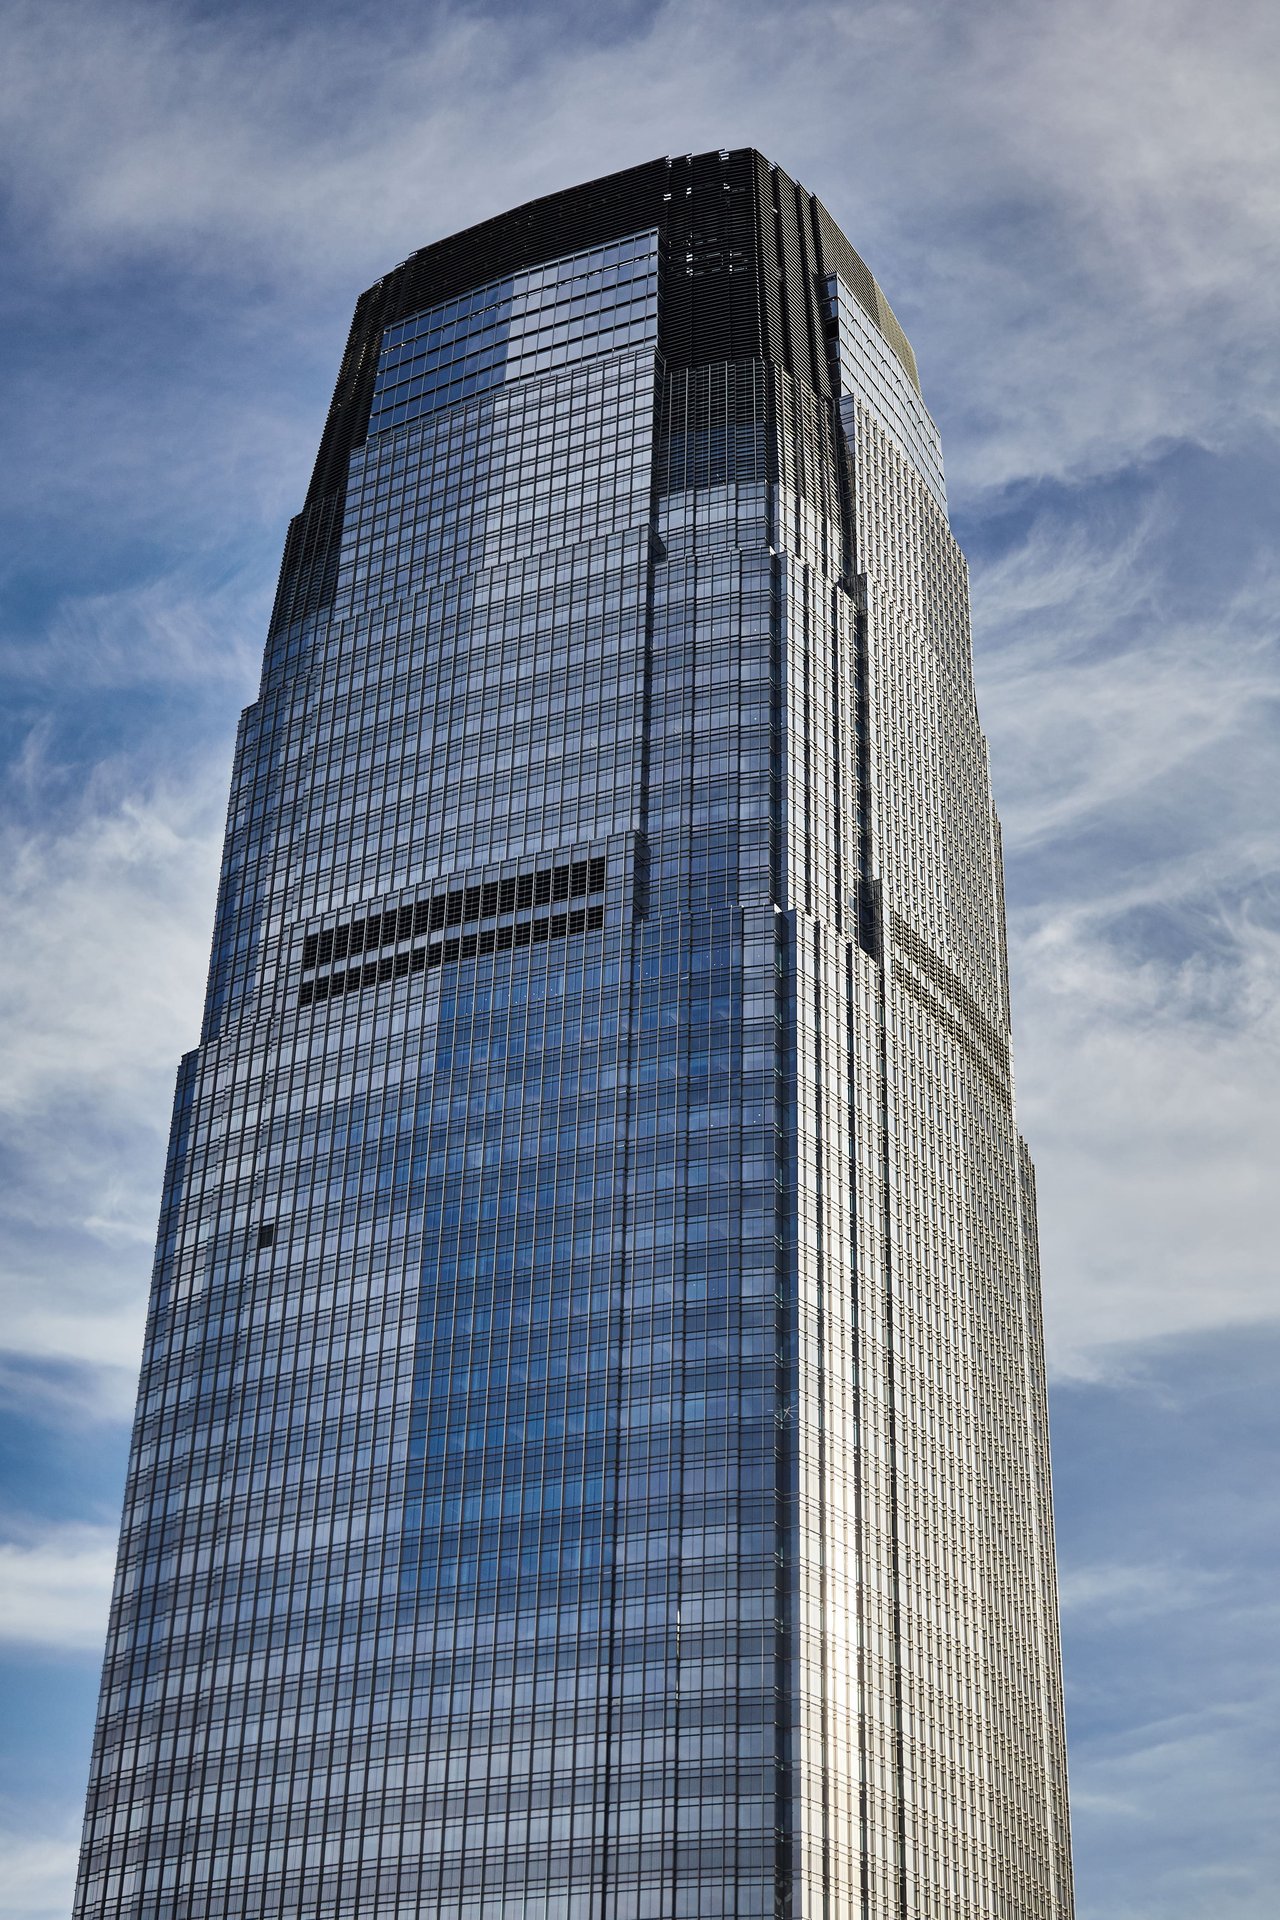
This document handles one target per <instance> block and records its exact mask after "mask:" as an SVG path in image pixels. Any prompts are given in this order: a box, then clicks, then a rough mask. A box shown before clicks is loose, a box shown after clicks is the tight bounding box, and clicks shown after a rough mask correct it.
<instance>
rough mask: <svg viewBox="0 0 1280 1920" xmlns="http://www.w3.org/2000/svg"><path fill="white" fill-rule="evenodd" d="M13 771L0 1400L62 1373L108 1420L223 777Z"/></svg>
mask: <svg viewBox="0 0 1280 1920" xmlns="http://www.w3.org/2000/svg"><path fill="white" fill-rule="evenodd" d="M16 777H17V778H18V779H19V781H20V782H21V783H23V784H24V785H25V787H26V789H27V794H26V800H25V804H24V805H23V806H22V807H21V809H20V812H19V815H18V818H17V819H16V820H14V821H11V823H10V825H9V827H8V829H7V830H6V832H5V834H4V836H3V838H0V885H2V886H3V889H4V894H5V898H6V903H7V928H8V937H7V938H6V940H5V942H4V943H3V946H2V948H0V1019H3V1022H4V1025H5V1027H6V1028H7V1030H8V1032H9V1033H10V1034H11V1035H12V1036H13V1037H14V1038H13V1043H12V1044H11V1045H10V1046H9V1047H7V1048H6V1049H5V1054H4V1061H3V1066H2V1067H0V1160H2V1162H3V1165H4V1169H5V1174H6V1178H5V1182H4V1199H3V1202H2V1203H0V1309H2V1311H0V1329H2V1331H0V1351H3V1353H4V1354H5V1355H7V1356H8V1361H7V1365H6V1367H5V1368H4V1369H3V1370H0V1371H2V1372H3V1378H2V1379H0V1397H10V1396H13V1395H15V1394H17V1395H19V1396H20V1397H22V1398H23V1399H24V1400H27V1399H29V1398H30V1397H31V1395H33V1394H34V1395H35V1396H36V1397H37V1399H41V1398H47V1396H48V1395H49V1394H50V1393H53V1394H54V1396H55V1399H56V1398H58V1397H59V1396H60V1394H61V1392H62V1388H61V1386H60V1384H59V1383H60V1382H61V1381H62V1380H63V1379H64V1377H65V1374H66V1370H67V1368H71V1369H73V1370H74V1371H75V1373H76V1374H78V1375H79V1376H80V1377H81V1379H80V1385H79V1387H78V1388H77V1398H78V1401H79V1404H80V1408H81V1412H82V1415H83V1414H84V1413H88V1412H92V1411H93V1409H94V1408H95V1407H97V1408H98V1409H99V1410H100V1411H102V1412H105V1413H109V1414H110V1415H111V1416H112V1417H114V1418H117V1419H118V1418H120V1417H122V1416H127V1411H128V1400H129V1398H130V1396H131V1393H132V1385H133V1380H134V1378H135V1375H136V1366H137V1341H138V1338H139V1335H140V1330H141V1310H142V1302H143V1298H144V1295H145V1289H146V1282H147V1277H148V1273H149V1268H150V1258H149V1246H150V1242H151V1239H152V1237H153V1234H154V1226H155V1215H156V1207H157V1195H158V1181H159V1177H160V1170H161V1167H162V1164H163V1155H164V1129H165V1127H166V1125H167V1113H166V1108H167V1104H168V1097H169V1089H170V1088H171V1086H172V1080H173V1074H174V1071H175V1068H176V1064H177V1060H178V1057H179V1055H180V1053H181V1052H182V1051H183V1050H184V1049H185V1048H186V1047H188V1046H190V1045H191V1044H192V1043H193V1042H194V1039H195V1037H196V1033H197V1030H198V1017H199V998H200V990H201V983H202V977H203V972H204V964H205V956H206V954H207V951H208V937H209V934H208V923H209V915H210V902H211V900H212V896H213V890H214V885H215V879H216V871H217V855H218V841H219V838H220V825H221V813H222V805H223V792H224V788H225V780H226V768H225V765H216V766H215V765H210V764H207V763H206V764H204V765H197V766H195V767H193V768H191V769H189V779H190V784H189V785H185V784H184V785H177V784H175V783H172V782H171V783H168V784H155V783H152V784H150V785H148V784H147V783H145V782H142V781H139V780H138V779H137V776H136V773H131V770H130V769H128V768H127V766H122V765H116V766H114V767H103V768H99V770H98V771H97V773H96V774H94V775H92V776H90V777H89V778H88V779H87V781H86V784H85V787H84V790H83V791H82V792H81V793H80V794H79V795H78V796H77V798H76V800H75V801H74V802H68V801H67V800H66V798H65V796H64V793H63V791H62V789H63V786H64V784H65V770H64V769H62V768H58V767H55V768H53V769H47V768H45V767H44V766H43V764H42V762H41V757H40V755H39V753H38V752H36V753H34V754H30V755H28V757H27V759H26V760H25V761H24V762H22V763H20V765H19V769H18V772H17V776H16ZM42 797H43V799H44V801H45V802H46V804H45V805H43V806H42V805H41V804H39V803H40V801H41V799H42ZM10 798H11V801H12V795H11V796H10ZM37 820H38V821H39V822H40V823H39V824H36V823H35V822H36V821H37ZM15 1363H17V1364H16V1366H15ZM50 1368H52V1370H53V1371H52V1373H49V1371H48V1370H49V1369H50Z"/></svg>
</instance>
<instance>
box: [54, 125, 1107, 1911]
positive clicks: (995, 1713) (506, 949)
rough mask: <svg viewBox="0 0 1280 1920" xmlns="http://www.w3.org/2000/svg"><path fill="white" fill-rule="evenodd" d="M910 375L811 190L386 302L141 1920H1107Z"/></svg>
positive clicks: (141, 1708) (185, 1341) (181, 1518)
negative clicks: (1078, 1732)
mask: <svg viewBox="0 0 1280 1920" xmlns="http://www.w3.org/2000/svg"><path fill="white" fill-rule="evenodd" d="M1071 1911H1072V1896H1071V1868H1070V1859H1069V1845H1068V1827H1067V1805H1066V1776H1065V1762H1064V1751H1063V1728H1062V1699H1061V1685H1060V1678H1059V1658H1058V1642H1057V1600H1056V1590H1055V1573H1054V1559H1053V1538H1052V1516H1051V1502H1050V1483H1049V1455H1048V1437H1047V1425H1046V1414H1045V1390H1044V1375H1043V1362H1042V1344H1041V1331H1040V1282H1039V1275H1038V1270H1037V1256H1036V1225H1035V1189H1034V1180H1033V1175H1032V1169H1031V1162H1030V1160H1029V1158H1028V1155H1027V1151H1026V1147H1025V1145H1024V1144H1023V1142H1022V1140H1021V1138H1020V1137H1019V1134H1018V1130H1017V1123H1016V1119H1015V1112H1014V1095H1013V1078H1012V1066H1011V1059H1010V1041H1009V991H1008V981H1007V970H1006V962H1005V936H1004V907H1003V897H1002V877H1001V855H1000V834H999V827H998V825H997V822H996V817H995V814H994V812H993V810H992V804H991V795H990V786H989V780H988V770H987V752H986V745H985V742H984V739H983V736H982V732H981V730H980V727H979V723H978V715H977V712H976V709H975V705H974V695H973V683H972V674H971V661H970V638H969V611H968V593H967V587H966V578H965V568H964V562H963V559H962V557H961V555H960V553H959V550H958V549H957V547H956V544H955V541H954V540H953V538H952V535H951V531H950V527H949V525H948V520H947V506H946V493H945V487H944V481H943V472H942V460H941V454H940V449H939V442H938V435H937V431H936V429H935V427H934V425H933V422H932V420H931V419H930V417H929V414H928V413H927V412H926V410H925V406H924V403H923V401H922V399H921V396H920V390H919V385H918V381H917V374H916V366H915V360H914V357H913V355H912V352H911V348H910V346H909V345H908V343H907V340H906V338H905V336H904V334H903V332H902V329H901V327H900V326H899V325H898V323H897V321H896V320H895V318H894V316H893V314H892V312H891V311H890V309H889V306H888V304H887V302H886V300H885V298H884V295H883V294H882V293H881V291H880V289H879V287H878V286H877V284H876V282H875V281H874V279H873V278H872V276H871V274H870V273H869V272H868V270H867V268H866V266H865V265H864V264H863V262H862V260H861V259H860V258H859V257H858V255H857V254H856V253H855V252H854V251H853V249H852V247H851V246H850V245H849V242H848V241H847V240H846V239H845V237H844V235H843V234H842V233H841V232H840V230H839V229H838V228H837V227H836V226H835V224H834V222H833V221H832V219H831V217H830V215H829V214H828V213H827V212H826V210H825V209H824V207H823V206H822V205H821V204H820V203H819V202H818V201H817V200H815V199H813V198H812V197H811V196H810V195H809V194H808V193H806V192H805V191H803V189H801V188H800V187H798V186H797V185H796V184H795V182H793V181H792V180H790V179H789V178H788V177H787V175H786V174H785V173H783V172H782V171H781V169H780V168H777V167H775V166H772V165H771V164H770V163H769V161H768V160H766V159H765V158H764V157H763V156H762V155H760V154H758V153H756V152H753V151H736V152H720V153H707V154H700V155H690V156H688V157H681V158H675V159H665V160H658V161H654V162H653V163H651V164H647V165H644V166H639V167H633V168H630V169H628V170H627V171H625V172H622V173H617V174H613V175H610V176H609V177H607V178H605V179H600V180H595V181H592V182H591V183H590V184H588V185H585V186H581V187H575V188H572V189H570V190H568V191H566V192H562V193H556V194H553V195H551V196H550V197H549V198H546V199H542V200H537V201H533V202H531V203H530V204H529V205H527V206H523V207H519V208H517V209H516V210H515V211H513V212H511V213H507V214H503V215H501V216H500V217H498V218H496V219H492V220H488V221H486V222H484V223H483V224H482V225H480V226H477V227H472V228H470V229H468V230H467V231H466V232H463V233H459V234H456V235H454V236H453V237H452V238H449V239H445V240H440V241H438V242H436V243H434V244H433V245H431V246H428V247H425V248H424V249H423V250H422V251H421V252H420V253H416V254H414V255H413V256H412V257H411V258H410V259H409V260H407V261H406V262H405V263H404V264H403V265H402V266H399V267H397V268H396V269H395V270H394V271H393V272H391V273H389V274H388V275H387V276H386V278H385V279H383V280H381V281H379V282H378V284H377V285H376V286H375V287H373V288H371V289H370V291H369V292H368V293H366V294H365V295H364V296H363V297H362V298H361V300H360V302H359V304H358V306H357V308H356V315H355V321H354V324H353V327H352V331H351V337H350V342H349V344H348V347H347V351H346V355H345V357H344V359H343V362H342V368H341V372H340V374H339V376H338V384H337V389H336V392H335V394H334V399H333V405H332V408H331V410H330V414H329V419H328V423H327V425H326V427H325V430H324V437H323V440H322V443H321V447H320V453H319V457H318V459H317V462H316V467H315V473H314V476H313V479H312V483H311V488H310V491H309V493H308V495H307V499H306V504H305V506H304V507H303V510H302V512H301V513H300V514H299V515H298V517H297V519H296V520H295V521H294V522H293V524H292V526H291V528H290V531H289V537H288V542H287V546H286V549H285V557H284V564H283V567H282V571H281V575H280V585H279V591H278V595H277V599H276V606H275V612H274V615H273V618H272V622H271V628H270V633H269V637H268V640H267V646H266V654H265V659H264V663H263V671H262V682H261V687H260V690H259V693H258V697H257V699H256V700H255V701H254V702H253V704H252V705H251V706H250V707H249V708H247V709H246V711H245V714H244V717H243V720H242V723H241V728H240V734H239V741H238V745H237V749H236V760H235V771H234V776H233V781H232V790H231V803H230V811H229V815H228V823H227V836H226V849H225V855H224V860H223V868H222V879H221V888H220V893H219V899H218V907H217V920H216V927H215V932H214V940H213V957H212V965H211V971H210V975H209V986H208V997H207V1002H206V1010H205V1019H204V1028H203V1032H202V1034H201V1037H200V1041H199V1045H198V1046H197V1047H196V1048H195V1049H194V1051H193V1052H191V1053H190V1054H188V1055H187V1057H186V1058H185V1059H184V1060H183V1062H182V1064H181V1067H180V1069H179V1073H178V1085H177V1096H176V1101H175V1107H174V1118H173V1131H172V1137H171V1142H170V1148H169V1158H168V1165H167V1169H166V1175H165V1190H164V1201H163V1211H162V1215H161V1222H160V1233H159V1244H158V1249H157V1255H156V1264H155V1272H154V1281H153V1292H152V1301H151V1311H150V1318H149V1322H148V1327H147V1339H146V1352H145V1358H144V1362H143V1370H142V1379H141V1385H140V1389H139V1399H138V1412H137V1423H136V1427H135V1431H134V1439H133V1451H132V1457H131V1463H130V1469H129V1480H128V1487H127V1493H126V1499H125V1511H124V1523H123V1531H122V1535H121V1547H120V1560H119V1569H118V1574H117V1580H116V1589H115V1596H114V1601H113V1607H112V1615H111V1628H110V1636H109V1641H108V1646H107V1654H106V1664H105V1669H104V1675H103V1682H102V1697H101V1707H100V1712H99V1719H98V1726H97V1733H96V1737H95V1743H94V1751H93V1763H92V1778H91V1782H90V1788H89V1797H88V1809H87V1815H86V1823H85V1832H84V1848H83V1855H82V1861H81V1870H80V1880H79V1889H78V1895H77V1903H76V1915H77V1916H78V1920H427V1916H431V1920H722V1917H723V1920H748V1917H749V1916H750V1917H751V1920H757V1917H758V1916H760V1917H762V1916H774V1917H777V1920H781V1917H782V1916H788V1917H791V1920H1070V1915H1071Z"/></svg>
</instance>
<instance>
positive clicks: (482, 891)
mask: <svg viewBox="0 0 1280 1920" xmlns="http://www.w3.org/2000/svg"><path fill="white" fill-rule="evenodd" d="M606 867H607V863H606V861H605V859H604V856H603V855H597V857H596V858H595V859H594V860H573V861H568V862H566V863H565V864H564V865H563V866H559V867H544V868H543V870H542V872H541V873H521V874H516V875H514V876H513V877H512V878H511V879H508V880H489V881H486V882H485V883H484V885H482V886H473V887H453V888H451V889H450V890H449V892H447V893H438V894H436V895H435V896H434V898H432V899H429V900H418V901H415V902H413V903H412V904H411V905H409V906H404V907H388V908H387V909H386V910H385V912H383V913H371V914H367V915H366V916H365V917H364V918H363V919H360V920H350V921H348V922H347V923H346V924H345V925H343V926H338V927H329V928H326V929H325V930H324V932H322V933H309V934H308V935H307V937H306V939H305V940H304V941H303V943H302V970H303V972H304V973H309V972H311V971H312V970H313V969H314V968H315V967H318V966H319V967H327V966H331V965H332V964H333V963H334V962H336V961H339V960H345V959H347V957H348V956H349V955H351V954H357V953H373V952H376V951H377V949H378V948H379V947H392V946H397V945H398V944H399V943H400V941H402V940H416V939H418V938H420V937H421V936H422V935H423V934H427V933H439V932H440V931H442V929H444V928H446V927H458V926H464V925H466V923H467V922H468V921H472V920H492V919H494V918H496V917H497V916H498V915H499V914H504V913H526V912H528V910H529V908H531V907H548V906H552V905H554V904H556V903H557V902H559V901H561V900H580V899H582V898H584V897H585V896H587V895H589V894H593V893H603V892H604V884H605V873H606Z"/></svg>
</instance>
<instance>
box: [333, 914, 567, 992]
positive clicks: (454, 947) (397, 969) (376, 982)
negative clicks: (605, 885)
mask: <svg viewBox="0 0 1280 1920" xmlns="http://www.w3.org/2000/svg"><path fill="white" fill-rule="evenodd" d="M603 926H604V908H603V906H594V907H575V908H574V909H573V911H572V912H571V913H553V914H547V915H544V916H543V917H542V918H541V919H538V920H519V921H517V922H516V923H515V925H514V926H506V927H484V928H481V929H480V930H479V931H478V932H476V933H463V934H459V935H458V937H457V939H454V940H441V941H436V942H433V943H432V944H431V945H430V946H421V947H414V948H413V949H412V950H411V951H410V952H408V953H385V954H383V955H382V957H381V958H380V959H378V960H366V961H365V963H364V965H363V966H359V967H348V968H347V969H346V971H345V972H343V973H331V974H324V975H322V976H321V977H320V979H318V980H304V981H303V982H302V984H301V986H300V987H299V988H298V1005H299V1006H301V1007H310V1006H314V1005H315V1004H317V1003H318V1002H320V1001H322V1000H337V999H340V998H341V997H342V996H343V995H344V994H348V993H358V992H360V991H361V990H362V989H363V988H365V987H376V986H381V985H383V984H384V983H385V982H386V981H388V980H403V979H404V978H405V977H406V976H407V975H408V974H411V973H426V972H429V971H431V969H433V968H435V967H443V966H448V965H450V964H451V963H452V962H454V961H457V960H477V959H483V958H485V956H486V955H488V954H491V953H511V952H514V951H516V950H518V949H520V948H523V947H534V946H541V945H542V944H543V943H544V942H545V941H548V940H563V939H565V938H567V937H568V936H569V935H571V934H575V933H598V932H599V931H600V929H601V928H602V927H603Z"/></svg>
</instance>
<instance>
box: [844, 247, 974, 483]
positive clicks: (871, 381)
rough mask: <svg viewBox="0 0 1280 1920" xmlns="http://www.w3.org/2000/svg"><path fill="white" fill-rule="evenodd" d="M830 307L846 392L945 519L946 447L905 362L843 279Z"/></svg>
mask: <svg viewBox="0 0 1280 1920" xmlns="http://www.w3.org/2000/svg"><path fill="white" fill-rule="evenodd" d="M825 304H826V315H827V325H828V327H829V328H831V330H832V334H833V339H832V344H833V346H834V347H835V356H834V357H835V365H836V373H837V377H838V379H839V382H840V390H841V392H842V393H844V394H848V395H850V396H856V397H857V398H859V399H861V400H862V401H863V402H864V403H865V404H866V405H867V406H868V407H869V408H870V409H871V412H872V414H873V415H874V416H875V418H876V419H877V420H878V422H879V423H880V425H881V427H882V428H883V429H884V430H885V431H886V432H888V433H891V434H892V435H893V436H894V438H895V440H896V441H897V442H898V444H899V446H900V447H901V448H902V450H903V452H904V453H905V454H906V456H907V458H908V459H909V460H910V461H911V463H912V465H913V466H914V467H915V469H916V471H917V472H918V473H919V475H920V477H921V479H922V480H923V481H924V483H925V485H926V486H927V487H928V489H929V491H930V493H931V494H932V495H933V498H934V500H935V501H936V502H937V504H938V506H939V507H940V508H941V509H942V511H943V513H944V514H945V512H946V510H947V483H946V480H945V479H944V477H943V472H942V442H941V441H940V440H939V438H938V429H937V428H936V427H935V426H934V424H933V421H932V419H931V418H930V415H929V412H928V410H927V408H926V407H925V404H924V401H923V400H922V399H921V398H920V395H919V393H918V392H917V391H916V388H915V386H914V384H913V382H912V381H911V379H910V378H909V377H908V375H907V373H906V370H905V369H904V367H903V365H902V362H901V361H900V360H899V358H898V356H897V354H896V353H895V352H894V351H893V349H892V347H891V346H890V345H889V343H888V341H887V340H886V339H885V337H884V335H883V334H882V333H881V332H880V329H879V328H878V327H877V326H876V324H875V322H874V321H873V320H872V318H871V316H870V314H869V313H868V312H867V311H866V309H865V307H863V306H862V305H861V303H860V302H859V301H858V300H856V299H855V298H854V296H853V294H852V293H850V291H849V289H848V287H846V286H845V284H844V281H843V280H841V278H840V277H839V275H838V274H834V273H833V274H831V275H830V276H829V277H828V279H827V283H826V303H825Z"/></svg>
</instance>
